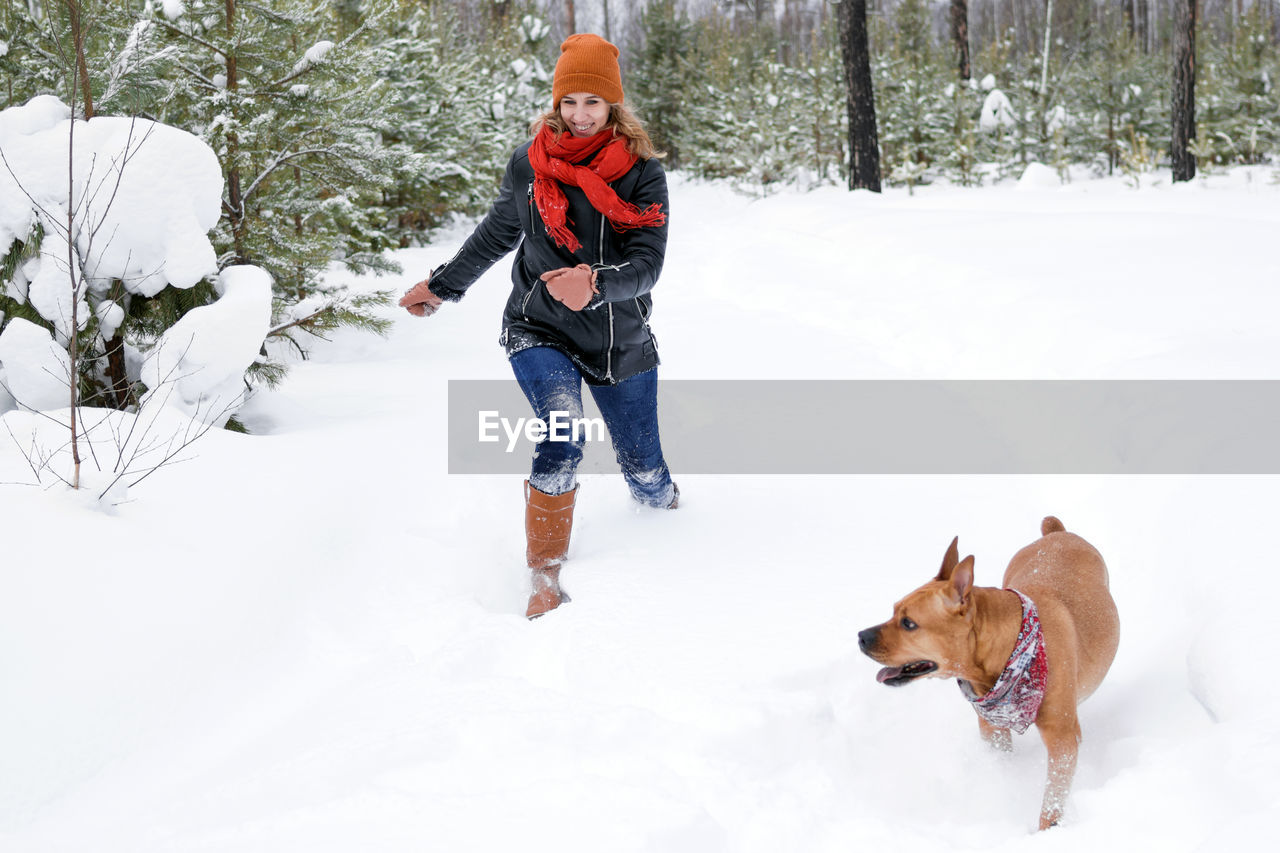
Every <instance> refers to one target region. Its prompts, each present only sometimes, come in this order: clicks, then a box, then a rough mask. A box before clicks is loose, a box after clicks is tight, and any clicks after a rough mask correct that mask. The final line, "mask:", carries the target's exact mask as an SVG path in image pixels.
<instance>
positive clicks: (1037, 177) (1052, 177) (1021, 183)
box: [1018, 163, 1062, 190]
mask: <svg viewBox="0 0 1280 853" xmlns="http://www.w3.org/2000/svg"><path fill="white" fill-rule="evenodd" d="M1061 186H1062V178H1060V177H1058V171H1057V169H1054V168H1053V167H1052V166H1046V165H1045V164H1044V163H1028V164H1027V168H1026V169H1024V170H1023V171H1022V177H1020V178H1018V189H1020V190H1056V189H1058V188H1059V187H1061Z"/></svg>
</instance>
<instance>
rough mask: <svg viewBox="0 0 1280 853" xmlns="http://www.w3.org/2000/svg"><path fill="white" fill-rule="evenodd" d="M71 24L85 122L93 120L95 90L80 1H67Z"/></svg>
mask: <svg viewBox="0 0 1280 853" xmlns="http://www.w3.org/2000/svg"><path fill="white" fill-rule="evenodd" d="M66 4H67V16H68V17H69V18H70V23H71V44H72V47H73V49H74V50H75V52H76V75H77V76H78V77H79V78H80V97H81V98H82V99H83V101H84V120H85V121H88V120H89V119H91V118H93V116H94V111H93V89H92V88H90V86H89V64H88V63H87V62H86V61H85V58H84V25H83V23H82V22H81V20H80V11H81V10H80V0H66Z"/></svg>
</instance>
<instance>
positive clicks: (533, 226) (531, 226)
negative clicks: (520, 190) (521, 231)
mask: <svg viewBox="0 0 1280 853" xmlns="http://www.w3.org/2000/svg"><path fill="white" fill-rule="evenodd" d="M529 233H530V235H536V234H537V233H538V224H537V223H536V222H535V221H534V219H533V181H530V182H529Z"/></svg>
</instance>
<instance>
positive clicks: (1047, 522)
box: [1040, 515, 1067, 536]
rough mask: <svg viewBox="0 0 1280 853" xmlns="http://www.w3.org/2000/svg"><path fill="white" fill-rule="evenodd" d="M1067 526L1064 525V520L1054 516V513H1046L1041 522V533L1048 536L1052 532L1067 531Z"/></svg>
mask: <svg viewBox="0 0 1280 853" xmlns="http://www.w3.org/2000/svg"><path fill="white" fill-rule="evenodd" d="M1066 530H1067V528H1065V527H1063V526H1062V522H1061V521H1058V519H1056V518H1054V517H1053V516H1052V515H1046V516H1045V517H1044V521H1042V522H1040V535H1041V536H1048V535H1049V534H1050V533H1065V532H1066Z"/></svg>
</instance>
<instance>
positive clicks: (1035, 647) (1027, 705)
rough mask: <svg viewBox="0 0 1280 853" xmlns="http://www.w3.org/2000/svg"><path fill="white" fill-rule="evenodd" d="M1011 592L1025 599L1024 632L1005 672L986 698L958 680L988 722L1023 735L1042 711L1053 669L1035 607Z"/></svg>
mask: <svg viewBox="0 0 1280 853" xmlns="http://www.w3.org/2000/svg"><path fill="white" fill-rule="evenodd" d="M1010 592H1017V593H1018V598H1021V599H1022V628H1021V630H1019V631H1018V643H1017V645H1015V646H1014V647H1013V654H1011V655H1009V662H1008V663H1007V664H1005V667H1004V672H1002V673H1000V677H999V678H998V679H997V680H996V684H995V686H994V687H992V688H991V690H990V691H988V692H987V695H985V696H979V695H978V694H977V693H975V692H974V689H973V685H971V684H970V683H969V682H967V681H965V680H964V679H963V678H961V679H958V680H959V682H960V692H961V693H963V694H964V698H966V699H968V700H969V701H970V702H972V703H973V708H974V710H975V711H977V712H978V714H979V715H980V716H981V717H982V718H983V719H984V720H986V721H987V722H988V723H990V724H991V725H993V726H995V727H996V728H999V729H1013V730H1014V731H1015V732H1017V733H1018V734H1022V733H1023V732H1025V731H1026V730H1027V727H1028V726H1030V725H1031V724H1032V723H1033V722H1035V719H1036V714H1037V713H1038V712H1039V711H1040V703H1041V702H1042V701H1043V700H1044V688H1045V681H1046V678H1047V677H1048V673H1049V665H1048V659H1047V658H1046V656H1045V650H1044V633H1043V632H1042V631H1041V630H1040V616H1039V614H1037V613H1036V606H1035V603H1034V602H1032V600H1031V599H1029V598H1027V597H1026V596H1025V595H1023V594H1022V593H1020V592H1018V591H1017V590H1016V589H1013V590H1010Z"/></svg>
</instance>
